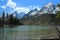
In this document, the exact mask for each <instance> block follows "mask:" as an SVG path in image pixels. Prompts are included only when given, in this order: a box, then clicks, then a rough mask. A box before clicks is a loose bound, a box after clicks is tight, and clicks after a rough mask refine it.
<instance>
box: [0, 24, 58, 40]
mask: <svg viewBox="0 0 60 40" xmlns="http://www.w3.org/2000/svg"><path fill="white" fill-rule="evenodd" d="M57 37H58V36H57V31H56V28H55V26H34V25H32V26H29V25H24V26H16V27H14V28H10V27H4V28H0V40H30V39H33V40H34V39H37V40H40V39H41V38H57Z"/></svg>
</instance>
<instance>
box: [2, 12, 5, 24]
mask: <svg viewBox="0 0 60 40" xmlns="http://www.w3.org/2000/svg"><path fill="white" fill-rule="evenodd" d="M4 23H5V13H4V12H3V13H2V25H4Z"/></svg>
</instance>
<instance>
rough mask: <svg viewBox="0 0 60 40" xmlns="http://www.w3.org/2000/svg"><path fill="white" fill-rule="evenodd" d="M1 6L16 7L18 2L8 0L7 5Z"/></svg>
mask: <svg viewBox="0 0 60 40" xmlns="http://www.w3.org/2000/svg"><path fill="white" fill-rule="evenodd" d="M0 7H1V8H3V9H5V8H6V7H11V8H14V7H16V3H15V2H12V0H8V2H7V4H6V5H3V6H0Z"/></svg>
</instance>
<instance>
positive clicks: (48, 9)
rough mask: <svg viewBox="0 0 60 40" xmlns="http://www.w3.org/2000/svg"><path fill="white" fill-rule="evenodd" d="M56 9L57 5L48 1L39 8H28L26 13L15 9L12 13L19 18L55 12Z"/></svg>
mask: <svg viewBox="0 0 60 40" xmlns="http://www.w3.org/2000/svg"><path fill="white" fill-rule="evenodd" d="M57 11H58V10H57V7H56V6H55V5H53V3H51V2H50V3H48V4H46V5H44V6H43V7H42V8H41V9H40V10H38V9H37V8H35V9H33V10H30V11H29V12H28V13H24V12H20V13H17V11H15V12H14V13H13V15H14V16H16V17H17V18H20V19H21V18H27V17H32V16H35V17H36V16H37V15H40V14H45V13H49V14H55V13H56V12H57Z"/></svg>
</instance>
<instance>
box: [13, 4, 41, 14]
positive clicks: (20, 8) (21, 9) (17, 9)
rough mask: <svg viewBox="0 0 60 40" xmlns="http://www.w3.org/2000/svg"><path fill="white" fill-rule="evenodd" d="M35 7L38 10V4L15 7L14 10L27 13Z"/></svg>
mask: <svg viewBox="0 0 60 40" xmlns="http://www.w3.org/2000/svg"><path fill="white" fill-rule="evenodd" d="M35 8H37V9H38V10H40V8H39V6H31V5H30V6H29V7H15V8H14V11H17V12H18V13H20V12H25V13H28V12H29V11H30V10H32V9H35Z"/></svg>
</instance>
